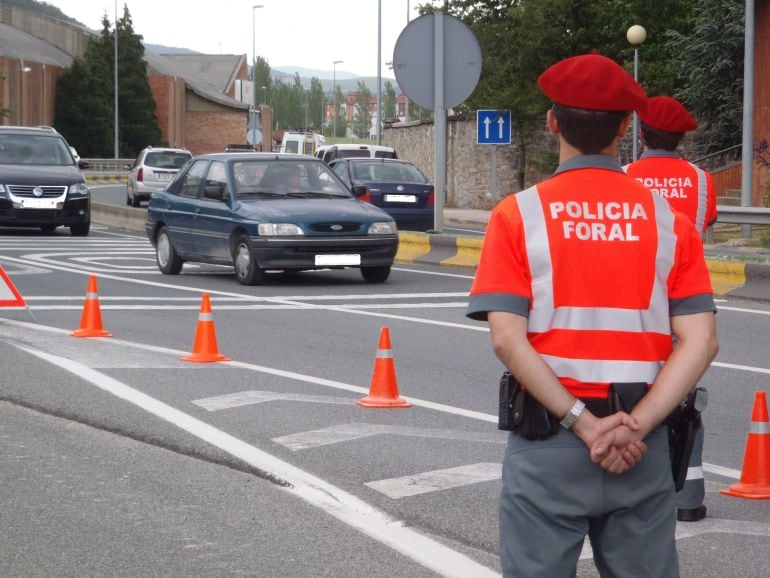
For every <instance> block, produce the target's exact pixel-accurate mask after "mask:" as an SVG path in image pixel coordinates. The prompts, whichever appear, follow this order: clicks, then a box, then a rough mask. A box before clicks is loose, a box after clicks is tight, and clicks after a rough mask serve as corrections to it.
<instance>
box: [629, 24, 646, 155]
mask: <svg viewBox="0 0 770 578" xmlns="http://www.w3.org/2000/svg"><path fill="white" fill-rule="evenodd" d="M626 38H627V39H628V42H629V43H630V44H631V46H633V47H634V80H636V81H637V82H639V47H640V46H641V45H642V44H644V41H645V40H647V31H646V30H645V29H644V28H643V27H641V26H639V25H638V24H634V25H633V26H631V27H630V28H629V29H628V30H627V31H626ZM633 131H634V146H633V157H634V161H636V160H637V159H638V158H639V117H638V116H637V114H636V111H634V128H633Z"/></svg>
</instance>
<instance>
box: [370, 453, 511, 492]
mask: <svg viewBox="0 0 770 578" xmlns="http://www.w3.org/2000/svg"><path fill="white" fill-rule="evenodd" d="M502 474H503V472H502V464H496V463H487V462H481V463H478V464H470V465H467V466H459V467H456V468H446V469H443V470H433V471H431V472H423V473H420V474H414V475H411V476H401V477H398V478H389V479H387V480H377V481H376V482H366V483H365V484H364V485H365V486H369V487H370V488H372V489H373V490H377V491H378V492H380V493H382V494H385V495H386V496H388V497H389V498H392V499H394V500H397V499H399V498H406V497H409V496H419V495H420V494H427V493H430V492H438V491H440V490H449V489H451V488H460V487H463V486H468V485H470V484H478V483H481V482H491V481H494V480H499V479H501V478H502Z"/></svg>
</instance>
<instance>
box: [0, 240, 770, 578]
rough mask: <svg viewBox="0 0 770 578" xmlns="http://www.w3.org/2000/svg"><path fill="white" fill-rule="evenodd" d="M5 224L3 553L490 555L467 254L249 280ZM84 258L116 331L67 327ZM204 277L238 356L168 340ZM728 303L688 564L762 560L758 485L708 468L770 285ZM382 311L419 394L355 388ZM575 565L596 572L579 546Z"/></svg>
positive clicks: (316, 563)
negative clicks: (18, 301)
mask: <svg viewBox="0 0 770 578" xmlns="http://www.w3.org/2000/svg"><path fill="white" fill-rule="evenodd" d="M2 233H3V235H2V236H0V265H2V267H3V268H4V269H5V270H6V271H7V272H8V274H9V275H10V278H11V279H12V281H13V283H14V284H15V285H16V287H17V288H18V289H19V291H20V292H21V294H22V295H23V296H24V298H25V299H26V301H27V303H28V305H29V309H28V310H0V355H2V359H3V366H2V367H3V371H2V374H0V400H1V401H0V438H1V439H2V444H1V445H0V495H2V500H3V503H4V504H5V506H4V508H3V511H2V517H1V518H0V521H1V523H0V544H2V547H1V548H0V575H3V576H104V575H114V576H129V575H131V576H137V575H147V576H150V575H169V576H172V575H200V576H212V575H229V574H240V575H253V576H307V575H315V576H410V577H411V576H434V575H442V576H474V577H475V576H486V575H496V574H498V573H499V560H498V557H497V544H498V537H497V499H498V493H499V486H500V461H501V459H502V452H503V447H504V442H505V435H504V434H503V433H502V432H499V431H498V430H497V429H496V394H497V380H498V378H499V375H500V372H501V366H500V363H499V362H498V361H497V360H496V358H495V357H494V354H493V352H492V349H491V346H490V342H489V336H488V332H487V330H486V326H485V325H484V324H481V323H476V322H473V321H470V320H468V319H466V318H465V317H464V315H463V313H464V308H465V305H466V302H467V293H468V290H469V287H470V283H471V279H472V275H473V271H472V270H469V269H450V268H439V267H428V266H400V265H397V266H396V267H394V270H393V273H392V275H391V277H390V279H389V280H388V282H387V283H385V284H382V285H369V284H366V283H364V282H362V281H361V277H360V275H359V274H358V272H357V271H322V272H312V273H310V272H309V273H301V274H293V275H284V274H279V273H276V274H271V275H270V276H269V280H268V283H267V284H266V285H264V286H260V287H244V286H241V285H239V284H238V283H237V281H236V280H235V278H234V276H233V274H232V270H231V268H228V267H215V266H194V265H189V264H188V265H185V267H184V269H183V271H182V273H181V274H180V275H178V276H163V275H161V274H160V273H159V272H158V270H157V267H156V265H155V261H154V252H153V249H152V247H151V245H150V244H149V243H148V241H147V240H146V239H145V238H144V237H142V236H137V235H128V234H125V233H121V232H118V231H111V230H108V229H106V228H103V227H98V226H95V227H94V228H93V229H92V233H91V235H90V236H88V237H86V238H76V237H71V236H70V235H69V233H68V231H67V230H66V229H62V230H57V231H56V232H55V233H54V234H51V235H43V234H41V233H39V232H37V231H28V232H27V231H11V230H4V231H3V232H2ZM91 275H95V276H96V277H97V279H98V297H99V303H100V311H101V314H102V319H103V324H104V328H105V329H106V330H108V331H110V332H111V333H112V334H113V337H111V338H98V339H81V338H76V337H72V336H71V335H70V332H71V331H73V330H74V329H76V328H78V327H79V323H80V317H81V313H82V310H83V305H84V298H85V293H86V287H87V283H88V279H89V277H90V276H91ZM203 293H208V294H209V295H210V296H211V303H212V307H213V318H214V322H215V328H216V337H217V341H218V350H219V351H220V352H221V353H222V354H224V355H226V356H227V357H229V358H231V359H232V361H230V362H226V363H214V364H196V363H190V362H185V361H181V360H180V358H181V357H184V356H186V355H187V354H189V353H190V352H191V350H192V346H193V340H194V336H195V333H196V330H197V328H198V315H199V310H200V304H201V299H202V295H203ZM719 306H720V312H719V315H718V324H719V338H720V342H721V346H722V348H721V351H720V354H719V357H718V359H717V361H716V363H714V365H713V367H712V368H711V369H710V370H709V371H708V373H707V374H706V376H705V377H704V379H703V381H702V385H704V386H705V387H707V388H708V389H709V393H710V400H709V408H708V409H707V410H706V415H705V422H706V428H707V429H706V447H705V452H704V470H705V473H706V486H707V500H706V503H707V505H708V508H709V517H708V518H707V519H706V520H704V521H702V522H698V523H694V524H682V523H680V524H679V527H678V532H677V535H678V547H679V552H680V558H681V566H682V574H683V575H684V576H692V577H704V576H708V577H711V576H713V577H717V576H718V577H731V576H734V577H747V576H768V568H770V548H769V547H768V546H770V502H768V501H760V500H742V499H737V498H731V497H727V496H723V495H720V494H719V493H718V490H719V489H721V488H725V487H727V486H729V485H730V484H732V483H735V482H736V481H737V479H738V478H739V476H740V470H741V467H742V462H743V452H744V447H745V443H746V436H747V433H748V429H749V422H750V416H751V410H752V405H753V401H754V393H755V391H758V390H764V391H767V390H768V389H769V388H768V380H770V361H768V355H767V353H768V349H767V335H768V332H769V331H770V305H768V304H763V303H758V302H737V301H720V302H719ZM383 327H388V328H389V332H390V337H391V341H392V347H393V349H392V353H393V359H394V362H395V366H396V372H397V385H398V389H399V393H400V395H401V396H403V397H404V398H406V399H407V400H408V401H409V402H410V403H411V407H409V408H400V409H369V408H363V407H361V406H359V405H357V404H356V403H355V402H356V401H357V400H359V399H360V398H361V397H363V396H365V395H366V394H367V393H368V391H369V385H370V382H371V377H372V371H373V365H374V362H375V356H376V352H377V346H378V339H379V335H380V332H381V331H382V328H383ZM567 481H568V480H566V479H565V483H567ZM579 575H580V576H594V575H596V572H595V570H594V567H593V563H592V561H591V560H590V549H589V548H588V547H586V549H585V550H584V552H583V559H582V560H581V562H580V566H579Z"/></svg>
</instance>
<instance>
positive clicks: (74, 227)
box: [0, 126, 91, 236]
mask: <svg viewBox="0 0 770 578" xmlns="http://www.w3.org/2000/svg"><path fill="white" fill-rule="evenodd" d="M85 168H88V163H86V162H84V161H78V162H76V161H75V159H74V157H73V156H72V151H71V150H70V147H69V145H68V144H67V141H66V140H64V137H63V136H62V135H60V134H59V133H58V132H56V131H55V130H54V129H52V128H50V127H37V128H32V127H22V126H0V226H4V227H39V228H40V229H42V230H43V231H53V230H54V229H56V227H58V226H60V225H63V226H66V227H69V228H70V232H71V233H72V234H73V235H75V236H85V235H88V232H89V230H90V228H91V193H90V191H89V190H88V186H87V185H86V179H85V177H84V176H83V173H82V172H81V169H85Z"/></svg>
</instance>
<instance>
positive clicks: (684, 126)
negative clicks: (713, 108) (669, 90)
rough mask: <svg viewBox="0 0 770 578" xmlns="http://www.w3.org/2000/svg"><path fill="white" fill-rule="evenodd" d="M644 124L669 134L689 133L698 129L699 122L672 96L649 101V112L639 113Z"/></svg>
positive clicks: (654, 98) (653, 98) (656, 97)
mask: <svg viewBox="0 0 770 578" xmlns="http://www.w3.org/2000/svg"><path fill="white" fill-rule="evenodd" d="M639 120H641V121H642V122H643V123H644V124H646V125H649V126H651V127H652V128H657V129H658V130H665V131H667V132H687V131H690V130H695V129H696V128H698V122H697V121H696V120H695V119H694V118H693V117H692V115H691V114H690V113H689V112H687V109H686V108H685V107H684V105H683V104H682V103H681V102H679V101H678V100H676V99H675V98H671V97H670V96H653V97H652V98H650V99H649V100H648V101H647V110H645V111H644V112H643V113H642V112H640V113H639Z"/></svg>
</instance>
